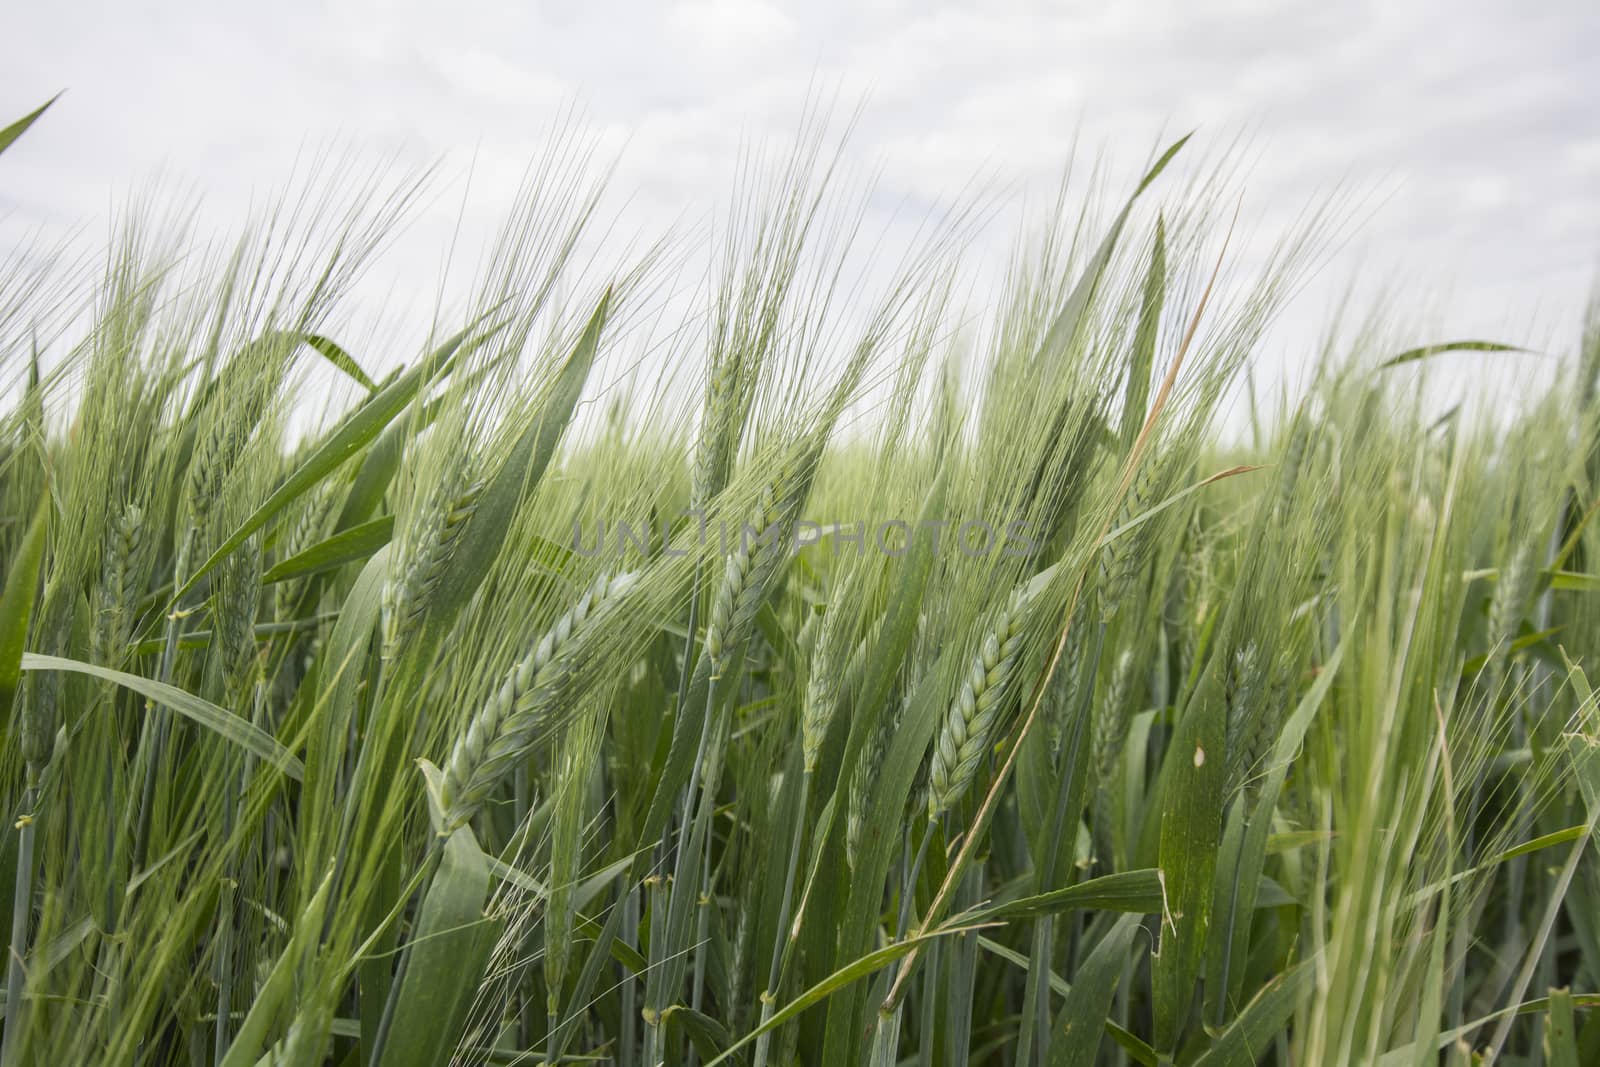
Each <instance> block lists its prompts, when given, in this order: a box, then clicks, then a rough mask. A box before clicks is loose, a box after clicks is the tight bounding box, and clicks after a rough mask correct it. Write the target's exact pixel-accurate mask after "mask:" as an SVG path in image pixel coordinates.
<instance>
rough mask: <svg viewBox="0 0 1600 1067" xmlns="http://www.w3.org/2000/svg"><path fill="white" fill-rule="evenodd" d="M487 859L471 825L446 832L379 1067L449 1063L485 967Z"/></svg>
mask: <svg viewBox="0 0 1600 1067" xmlns="http://www.w3.org/2000/svg"><path fill="white" fill-rule="evenodd" d="M488 899H489V861H488V857H486V856H485V855H484V854H483V850H482V849H480V848H479V847H478V841H477V839H476V838H475V837H473V835H472V830H471V829H470V828H468V827H465V826H463V827H461V828H459V829H458V830H456V831H455V833H453V834H451V835H450V838H449V840H448V841H446V842H445V846H444V857H443V859H442V861H441V862H440V864H439V870H438V872H437V873H436V874H435V875H434V877H433V881H432V883H431V884H430V885H429V886H428V894H427V896H426V897H424V898H423V901H422V909H421V912H420V914H419V917H418V920H417V930H416V933H415V934H413V935H412V937H413V940H412V944H411V959H410V962H409V963H408V964H407V966H406V969H405V975H404V977H402V978H401V979H400V991H399V1000H398V1001H396V1003H395V1013H394V1022H393V1024H392V1028H391V1029H390V1031H389V1036H388V1039H387V1040H386V1041H385V1042H384V1046H383V1057H382V1059H381V1061H380V1067H435V1065H436V1064H440V1063H448V1062H449V1060H450V1053H451V1051H452V1050H453V1049H454V1048H455V1047H456V1043H457V1041H459V1040H460V1038H461V1031H462V1028H463V1027H464V1026H465V1025H466V1020H467V1012H468V1010H469V1009H470V1008H471V1007H472V1001H473V999H474V998H475V997H476V996H477V995H478V985H479V983H480V982H481V981H482V979H483V973H484V970H485V968H487V967H488V965H489V954H490V952H491V950H493V948H494V941H495V932H496V930H497V929H498V923H496V922H494V921H492V920H490V919H487V918H485V917H484V913H483V909H484V905H485V903H486V902H487V901H488Z"/></svg>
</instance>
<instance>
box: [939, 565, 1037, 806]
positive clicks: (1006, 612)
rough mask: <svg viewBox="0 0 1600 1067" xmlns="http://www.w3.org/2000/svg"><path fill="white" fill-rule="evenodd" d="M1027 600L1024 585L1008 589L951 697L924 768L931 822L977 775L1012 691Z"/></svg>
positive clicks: (952, 802)
mask: <svg viewBox="0 0 1600 1067" xmlns="http://www.w3.org/2000/svg"><path fill="white" fill-rule="evenodd" d="M1029 599H1030V598H1029V596H1028V593H1027V591H1026V587H1024V588H1023V589H1020V590H1018V591H1016V592H1014V593H1012V595H1011V599H1010V601H1009V602H1008V603H1007V604H1006V606H1005V607H1004V608H1002V609H1001V610H1000V612H999V613H998V614H997V615H996V617H995V620H994V622H993V624H992V625H991V626H990V627H989V630H988V632H987V633H985V634H984V636H983V641H982V643H981V644H980V645H979V646H978V652H977V655H975V656H973V658H972V662H971V664H970V665H969V666H968V667H967V672H966V675H965V677H964V678H962V680H961V683H960V685H959V686H958V687H957V690H956V695H955V698H954V699H953V700H951V701H950V710H949V711H947V712H946V713H945V717H944V724H943V726H942V727H941V728H940V730H939V739H938V741H937V743H936V744H935V745H934V749H933V758H932V760H931V762H930V763H929V766H928V819H929V820H930V821H932V820H934V819H937V818H938V817H939V816H940V815H942V814H944V813H945V812H946V811H948V810H950V808H951V806H952V805H954V804H955V803H956V802H957V801H959V800H960V799H961V797H962V795H963V794H965V793H966V791H967V788H968V787H969V786H970V785H971V784H972V780H973V778H975V777H976V776H977V773H978V763H979V761H981V760H982V759H983V754H984V752H985V751H986V750H987V749H988V747H989V741H990V737H991V735H992V734H993V732H994V726H995V722H996V721H997V720H998V719H999V717H1000V712H1001V711H1002V710H1003V709H1004V707H1005V704H1006V700H1007V698H1008V697H1010V696H1011V695H1012V684H1013V682H1015V680H1016V668H1017V657H1018V654H1019V653H1020V652H1021V651H1022V636H1023V630H1022V622H1023V616H1024V614H1025V613H1026V611H1027V607H1028V602H1029Z"/></svg>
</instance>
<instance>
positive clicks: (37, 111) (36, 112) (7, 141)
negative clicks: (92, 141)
mask: <svg viewBox="0 0 1600 1067" xmlns="http://www.w3.org/2000/svg"><path fill="white" fill-rule="evenodd" d="M61 92H66V90H65V89H63V90H61ZM60 99H61V93H57V94H56V95H54V96H52V97H51V98H50V99H48V100H46V101H45V102H44V103H42V104H40V105H39V106H38V107H36V108H34V109H33V110H32V111H30V112H28V113H27V114H26V115H24V116H22V117H21V118H20V119H18V120H17V121H16V122H13V123H12V124H11V125H9V126H7V127H6V128H5V129H3V130H0V152H4V151H5V150H6V149H8V148H10V147H11V143H12V142H13V141H15V140H16V139H17V138H18V137H21V136H22V135H23V134H25V133H27V132H28V127H29V126H32V125H33V124H34V122H35V121H36V120H37V119H38V118H39V116H40V115H43V114H44V113H45V109H46V108H48V107H49V106H50V105H51V104H53V103H55V102H56V101H57V100H60Z"/></svg>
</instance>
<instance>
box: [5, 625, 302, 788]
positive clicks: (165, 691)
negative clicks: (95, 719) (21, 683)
mask: <svg viewBox="0 0 1600 1067" xmlns="http://www.w3.org/2000/svg"><path fill="white" fill-rule="evenodd" d="M22 669H23V670H25V671H68V672H71V673H75V674H86V675H89V676H90V677H92V678H98V679H100V680H101V681H103V682H111V683H113V684H115V685H120V686H122V687H123V688H124V689H131V690H132V691H133V692H135V693H138V694H139V695H140V696H142V697H145V698H146V699H148V700H153V701H155V702H156V703H157V704H160V705H161V706H162V707H166V708H171V709H172V710H173V711H175V712H177V713H178V714H179V715H182V716H183V717H184V718H186V719H188V720H190V721H191V722H193V723H195V724H197V725H199V726H202V727H204V728H205V729H207V730H210V731H211V732H212V733H214V734H216V735H217V736H218V737H220V738H222V739H223V740H225V741H228V742H230V743H231V744H234V745H237V746H239V748H241V749H242V750H244V751H245V752H248V753H250V754H251V755H252V756H255V757H257V758H259V759H260V760H262V761H263V762H265V763H267V764H269V765H270V766H273V767H276V768H277V769H278V770H280V771H282V772H283V773H284V774H286V775H288V776H289V777H290V778H293V779H295V780H296V781H299V780H301V779H302V778H304V777H305V767H304V766H303V765H302V764H301V763H300V761H299V760H297V759H295V757H294V754H293V753H292V752H290V751H289V750H288V749H287V748H284V747H283V745H281V744H279V743H278V740H277V738H275V737H273V736H272V735H271V734H269V733H267V732H266V731H265V730H262V729H261V728H260V727H258V726H255V725H253V724H252V723H251V722H250V721H249V720H247V719H244V718H241V717H240V716H238V715H235V714H233V713H232V712H230V711H227V710H226V709H224V708H219V707H217V705H215V704H213V703H211V701H209V700H204V699H202V698H200V697H197V696H195V695H194V694H193V693H187V692H184V691H183V690H182V689H179V688H178V687H177V686H174V685H168V684H166V683H165V682H157V681H153V680H151V679H149V678H141V677H140V676H139V675H137V674H127V673H125V672H123V671H114V670H112V669H111V668H109V667H101V666H98V665H96V664H93V663H83V662H81V661H79V660H75V659H65V658H63V657H61V656H41V655H36V654H34V653H31V652H30V653H26V654H24V655H23V657H22Z"/></svg>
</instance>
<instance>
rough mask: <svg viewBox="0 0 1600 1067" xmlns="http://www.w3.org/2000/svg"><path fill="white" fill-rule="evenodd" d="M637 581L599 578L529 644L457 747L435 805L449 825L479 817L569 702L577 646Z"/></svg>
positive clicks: (629, 577) (635, 578)
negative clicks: (437, 804)
mask: <svg viewBox="0 0 1600 1067" xmlns="http://www.w3.org/2000/svg"><path fill="white" fill-rule="evenodd" d="M637 583H638V573H637V572H631V571H630V572H627V573H623V574H618V575H616V576H614V577H611V576H602V577H600V578H599V579H597V580H596V581H595V583H594V585H592V586H590V588H589V589H588V590H587V591H586V592H585V593H584V594H583V596H581V597H580V598H579V599H578V602H577V603H576V604H574V605H573V606H572V608H571V609H570V610H568V611H567V613H566V614H565V615H563V616H561V618H559V619H557V620H556V623H555V625H554V626H552V627H551V628H550V629H549V630H547V631H545V633H544V635H543V636H542V637H540V638H539V640H538V641H537V642H535V643H534V645H533V647H532V648H531V649H530V650H529V651H528V654H527V655H526V656H524V657H523V658H522V659H521V660H519V661H518V662H517V664H516V665H515V666H514V667H512V669H511V670H510V671H509V672H508V673H507V674H506V676H505V677H504V679H502V681H501V682H500V686H499V688H498V689H496V690H495V692H494V695H493V696H492V697H490V698H489V701H488V702H487V703H486V704H484V706H483V707H482V708H481V709H480V710H479V711H478V714H477V715H475V716H474V717H473V719H472V722H471V723H470V724H469V725H468V726H467V729H466V732H465V733H463V734H462V735H461V737H460V738H459V739H458V740H457V741H456V744H455V747H454V748H453V749H452V750H451V752H450V759H449V760H448V762H446V764H445V768H444V784H443V789H442V792H441V796H440V800H441V802H442V806H443V807H444V810H445V823H446V825H447V826H452V827H453V826H459V825H461V824H462V823H465V822H467V821H468V820H470V819H471V818H472V817H473V815H475V814H477V811H478V809H479V808H481V807H482V806H483V802H484V801H485V800H486V799H488V797H489V795H490V794H491V793H493V792H494V790H495V788H496V787H497V786H499V785H500V784H501V783H502V782H504V781H505V780H506V778H508V777H509V776H510V774H511V772H512V770H513V769H514V768H515V767H516V764H517V762H518V761H519V760H521V759H522V758H523V757H524V756H525V755H526V754H527V752H528V749H529V748H530V747H531V746H532V745H533V743H534V741H536V740H537V739H538V737H539V735H540V733H541V731H542V730H543V729H544V727H546V726H547V725H548V724H549V723H550V722H551V721H553V720H554V719H555V718H556V716H557V714H558V713H559V711H560V710H561V709H562V708H563V707H564V706H565V704H566V702H567V700H568V698H569V697H570V695H571V694H570V692H569V685H570V683H571V681H572V678H573V674H574V668H575V666H576V664H577V661H578V654H579V651H580V649H581V646H582V643H583V641H584V640H585V638H587V637H588V636H589V635H590V634H591V633H592V628H593V625H594V622H595V620H596V618H597V617H598V616H599V615H600V614H601V613H602V612H603V611H605V610H607V609H609V608H612V607H614V606H615V605H616V604H617V602H618V601H620V600H621V599H622V598H623V597H625V596H626V595H627V594H628V593H629V591H631V590H632V589H633V588H634V586H635V585H636V584H637Z"/></svg>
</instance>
